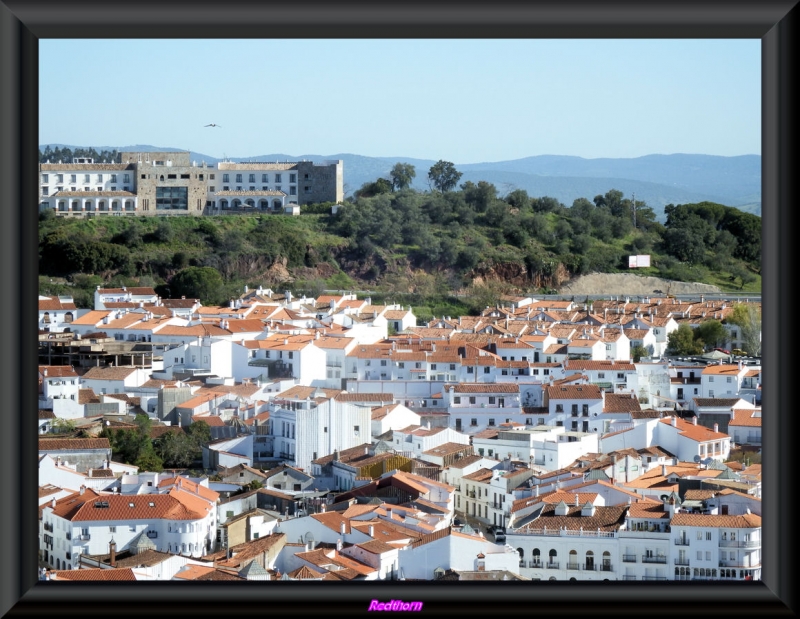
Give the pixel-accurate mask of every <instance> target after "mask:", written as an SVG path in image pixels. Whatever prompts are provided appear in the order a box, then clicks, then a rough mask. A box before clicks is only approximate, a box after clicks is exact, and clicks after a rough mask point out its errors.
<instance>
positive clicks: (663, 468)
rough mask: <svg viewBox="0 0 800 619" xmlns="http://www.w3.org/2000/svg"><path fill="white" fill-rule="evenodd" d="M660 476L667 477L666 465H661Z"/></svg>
mask: <svg viewBox="0 0 800 619" xmlns="http://www.w3.org/2000/svg"><path fill="white" fill-rule="evenodd" d="M661 476H662V477H666V476H667V465H666V464H662V465H661Z"/></svg>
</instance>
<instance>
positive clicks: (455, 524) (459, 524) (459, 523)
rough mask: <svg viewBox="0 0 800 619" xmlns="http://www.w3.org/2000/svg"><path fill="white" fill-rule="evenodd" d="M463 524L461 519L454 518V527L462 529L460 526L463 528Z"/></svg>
mask: <svg viewBox="0 0 800 619" xmlns="http://www.w3.org/2000/svg"><path fill="white" fill-rule="evenodd" d="M463 524H464V523H463V522H461V520H460V519H459V518H453V525H454V526H457V527H460V526H461V525H463Z"/></svg>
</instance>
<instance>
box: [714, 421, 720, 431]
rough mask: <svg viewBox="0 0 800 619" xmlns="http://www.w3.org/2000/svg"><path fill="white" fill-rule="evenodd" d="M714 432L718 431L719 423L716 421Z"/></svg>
mask: <svg viewBox="0 0 800 619" xmlns="http://www.w3.org/2000/svg"><path fill="white" fill-rule="evenodd" d="M714 432H719V424H718V423H715V424H714Z"/></svg>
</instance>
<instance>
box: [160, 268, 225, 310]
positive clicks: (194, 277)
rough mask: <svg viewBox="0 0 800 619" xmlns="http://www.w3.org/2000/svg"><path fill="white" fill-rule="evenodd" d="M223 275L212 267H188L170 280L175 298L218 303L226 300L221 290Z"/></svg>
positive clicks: (209, 303) (206, 303) (207, 303)
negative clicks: (183, 297) (222, 296)
mask: <svg viewBox="0 0 800 619" xmlns="http://www.w3.org/2000/svg"><path fill="white" fill-rule="evenodd" d="M223 285H224V283H223V281H222V276H221V275H220V274H219V271H217V270H216V269H214V268H211V267H186V268H185V269H183V270H181V271H178V272H177V273H176V274H175V275H174V276H173V278H172V279H171V280H170V282H169V286H170V290H171V292H172V294H173V295H174V297H175V298H180V297H181V296H185V297H186V298H187V299H200V301H201V302H202V303H203V305H216V304H219V303H221V302H222V301H224V299H222V298H221V294H220V293H221V291H222V287H223Z"/></svg>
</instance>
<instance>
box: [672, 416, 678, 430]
mask: <svg viewBox="0 0 800 619" xmlns="http://www.w3.org/2000/svg"><path fill="white" fill-rule="evenodd" d="M672 427H673V428H677V427H678V418H677V417H673V418H672Z"/></svg>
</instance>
